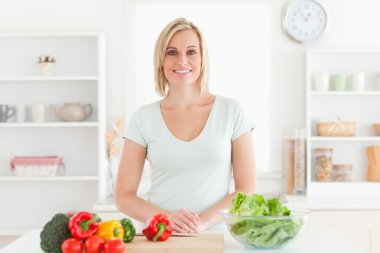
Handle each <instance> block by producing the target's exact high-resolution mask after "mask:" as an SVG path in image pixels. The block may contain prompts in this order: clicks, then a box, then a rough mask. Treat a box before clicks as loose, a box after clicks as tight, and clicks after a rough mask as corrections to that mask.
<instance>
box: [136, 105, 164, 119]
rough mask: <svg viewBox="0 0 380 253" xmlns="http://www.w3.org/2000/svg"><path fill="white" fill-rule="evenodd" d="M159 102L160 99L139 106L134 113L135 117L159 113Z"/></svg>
mask: <svg viewBox="0 0 380 253" xmlns="http://www.w3.org/2000/svg"><path fill="white" fill-rule="evenodd" d="M158 103H159V101H155V102H152V103H149V104H146V105H143V106H141V107H139V108H137V110H136V111H135V112H134V114H133V118H136V119H138V118H141V117H142V118H146V116H148V115H149V116H150V115H153V114H155V113H157V106H159V105H158Z"/></svg>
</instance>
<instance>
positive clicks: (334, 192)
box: [305, 50, 380, 196]
mask: <svg viewBox="0 0 380 253" xmlns="http://www.w3.org/2000/svg"><path fill="white" fill-rule="evenodd" d="M379 62H380V50H308V51H307V52H306V59H305V64H306V68H305V71H306V72H305V82H306V88H305V99H306V101H305V104H306V108H305V119H306V138H307V163H306V164H307V166H306V168H307V195H308V196H380V182H368V181H367V155H366V148H367V147H369V146H373V145H380V137H379V136H377V135H376V133H375V131H374V129H373V128H372V124H373V123H377V122H380V112H379V109H378V108H380V87H378V86H379V84H378V82H379V80H378V79H379V77H378V76H379V74H380V66H379ZM321 73H325V74H324V75H327V78H328V79H327V81H328V82H329V86H326V87H325V88H323V85H321V82H323V81H321V77H320V76H321ZM359 73H360V74H359ZM363 73H364V75H365V86H364V87H358V86H357V83H356V82H355V81H354V79H353V76H356V77H357V76H359V75H363ZM318 75H319V76H318ZM318 78H319V79H318ZM337 78H338V79H339V78H340V79H342V80H343V82H344V86H345V87H344V86H342V87H339V86H337V84H339V80H338V79H337ZM344 79H345V81H344ZM318 80H319V81H318ZM342 80H341V81H342ZM318 82H319V83H318ZM339 119H347V120H353V121H355V123H356V131H355V135H354V136H340V137H339V136H320V135H318V129H317V124H318V122H319V121H336V122H337V123H336V124H337V125H339V124H340V123H339V122H341V121H339ZM317 148H324V149H326V148H330V149H332V150H333V151H332V163H333V164H340V165H347V164H348V165H352V181H350V182H337V181H330V182H321V181H320V180H318V178H317V177H316V167H317V166H316V165H315V161H314V157H313V156H314V152H313V150H314V149H317Z"/></svg>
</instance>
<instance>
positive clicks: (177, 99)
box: [164, 85, 203, 108]
mask: <svg viewBox="0 0 380 253" xmlns="http://www.w3.org/2000/svg"><path fill="white" fill-rule="evenodd" d="M200 93H201V91H200V88H199V86H195V85H194V86H193V85H192V86H182V87H175V86H174V87H173V86H172V87H170V89H169V91H168V94H167V96H166V97H165V98H164V101H165V103H166V104H167V105H168V106H170V107H176V108H185V107H189V106H192V105H194V104H197V103H199V102H200V101H202V100H203V97H201V95H200Z"/></svg>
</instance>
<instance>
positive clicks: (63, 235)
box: [40, 213, 71, 253]
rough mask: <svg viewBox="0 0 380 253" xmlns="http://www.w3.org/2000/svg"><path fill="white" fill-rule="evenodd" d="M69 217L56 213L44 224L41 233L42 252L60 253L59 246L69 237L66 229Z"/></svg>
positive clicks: (67, 228) (69, 234) (68, 230)
mask: <svg viewBox="0 0 380 253" xmlns="http://www.w3.org/2000/svg"><path fill="white" fill-rule="evenodd" d="M69 220H70V217H69V216H68V215H66V214H63V213H57V214H56V215H54V217H53V218H52V219H51V220H50V221H49V222H48V223H46V224H45V226H44V228H43V229H42V231H41V234H40V238H41V243H40V245H41V249H42V250H43V251H44V252H50V253H62V249H61V245H62V243H63V241H64V240H66V239H67V238H70V237H71V233H70V229H69V227H68V224H69Z"/></svg>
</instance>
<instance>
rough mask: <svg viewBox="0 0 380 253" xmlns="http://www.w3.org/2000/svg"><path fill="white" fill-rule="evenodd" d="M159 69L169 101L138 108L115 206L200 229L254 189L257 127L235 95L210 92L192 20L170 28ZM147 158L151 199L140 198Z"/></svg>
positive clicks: (160, 45) (178, 227)
mask: <svg viewBox="0 0 380 253" xmlns="http://www.w3.org/2000/svg"><path fill="white" fill-rule="evenodd" d="M154 71H155V83H156V91H157V92H158V93H159V94H160V95H161V96H162V97H163V99H162V100H160V101H157V102H154V103H152V104H148V105H146V106H143V107H141V108H139V109H138V110H137V111H136V113H135V114H134V116H133V117H132V119H131V121H130V122H129V125H128V126H127V129H126V132H125V144H124V151H123V154H122V159H121V162H120V167H119V173H118V178H117V182H116V189H115V200H116V206H117V208H118V209H119V210H120V211H121V212H123V213H125V214H127V215H128V216H130V217H132V218H134V219H137V220H140V221H146V220H147V219H149V218H150V217H152V216H153V215H155V214H156V213H165V214H167V215H168V216H169V218H170V220H171V223H172V225H173V229H174V231H176V232H182V233H184V232H187V233H197V232H200V231H203V230H204V229H207V228H209V227H211V226H213V225H216V224H218V223H220V222H222V217H221V216H220V215H219V214H218V212H219V211H220V210H221V209H224V208H228V207H229V206H230V205H231V201H232V199H233V197H234V195H235V193H236V192H237V191H242V192H245V193H246V194H251V193H253V192H254V191H255V184H256V182H255V180H256V175H255V162H254V156H253V144H252V133H251V130H252V129H253V125H252V124H251V123H250V121H249V120H248V119H247V117H246V116H245V114H244V112H243V110H242V109H241V106H240V105H239V103H237V102H236V101H235V100H233V99H228V98H225V97H222V96H215V95H212V94H210V93H209V91H208V58H207V49H206V45H205V41H204V39H203V36H202V34H201V32H200V31H199V29H198V28H197V27H196V26H195V25H194V24H193V23H192V22H190V21H188V20H186V19H183V18H180V19H176V20H174V21H172V22H171V23H170V24H168V25H167V26H166V27H165V28H164V30H163V31H162V32H161V34H160V36H159V38H158V40H157V42H156V46H155V54H154ZM145 159H147V160H148V161H149V162H150V166H151V168H152V175H151V187H150V189H149V191H148V200H145V199H142V198H141V197H139V196H137V189H138V186H139V183H140V180H141V175H142V172H143V167H144V162H145ZM231 167H232V170H231ZM231 172H233V176H234V182H235V191H234V192H233V193H231V194H229V182H230V178H231Z"/></svg>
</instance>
